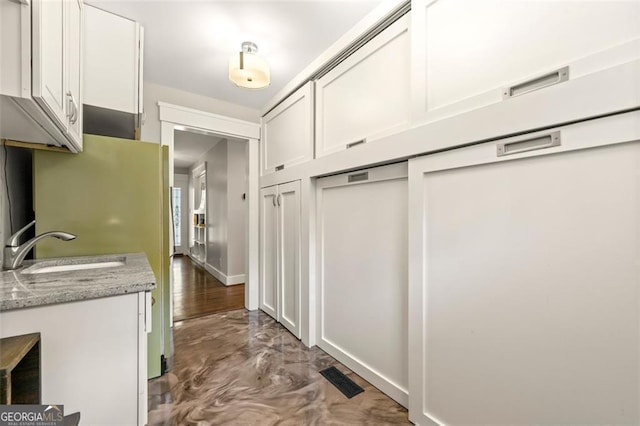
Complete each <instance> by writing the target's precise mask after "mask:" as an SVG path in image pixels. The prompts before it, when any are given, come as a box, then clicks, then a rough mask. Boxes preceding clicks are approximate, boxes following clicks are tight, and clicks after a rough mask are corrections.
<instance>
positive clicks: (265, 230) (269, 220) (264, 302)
mask: <svg viewBox="0 0 640 426" xmlns="http://www.w3.org/2000/svg"><path fill="white" fill-rule="evenodd" d="M277 196H278V189H277V187H275V186H272V187H270V188H265V189H262V190H261V191H260V309H262V310H263V311H265V312H266V313H268V314H269V315H271V316H272V317H273V318H275V319H277V318H278V276H277V244H278V240H277V238H278V229H277V225H278V222H277V214H278V210H277V205H276V198H277Z"/></svg>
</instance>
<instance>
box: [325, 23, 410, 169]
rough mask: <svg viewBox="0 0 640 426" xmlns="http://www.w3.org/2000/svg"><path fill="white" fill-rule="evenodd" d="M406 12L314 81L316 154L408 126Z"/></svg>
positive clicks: (408, 60)
mask: <svg viewBox="0 0 640 426" xmlns="http://www.w3.org/2000/svg"><path fill="white" fill-rule="evenodd" d="M408 25H409V16H408V15H405V16H403V17H402V18H400V19H399V20H398V21H396V22H395V23H394V24H392V25H391V26H390V27H389V28H387V29H385V30H384V31H383V32H382V33H380V34H378V35H377V36H376V37H375V38H374V39H372V40H371V41H370V42H368V43H367V44H365V45H364V46H363V47H362V48H360V49H359V50H358V51H356V52H355V53H354V54H352V55H351V56H350V57H348V58H347V59H346V60H344V61H343V62H342V63H340V64H339V65H338V66H337V67H335V68H334V69H333V70H331V71H330V72H329V73H328V74H326V75H325V76H323V77H321V78H320V79H319V80H318V81H317V82H316V112H315V116H316V141H315V142H316V150H315V151H316V157H321V156H323V155H327V154H331V153H333V152H337V151H341V150H344V149H347V148H349V147H352V146H356V145H357V144H359V143H362V142H363V141H366V142H370V141H371V140H374V139H377V138H380V137H383V136H387V135H389V134H392V133H394V132H397V131H400V130H402V129H404V128H406V127H408V125H409V110H410V107H409V105H410V93H409V91H410V86H409V85H410V57H409V53H410V52H409V50H410V45H409V29H408Z"/></svg>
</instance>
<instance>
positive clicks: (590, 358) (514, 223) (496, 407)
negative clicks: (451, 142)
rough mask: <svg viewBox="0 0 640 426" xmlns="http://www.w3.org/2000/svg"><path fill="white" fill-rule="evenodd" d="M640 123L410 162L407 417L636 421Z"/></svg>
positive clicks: (550, 134) (626, 119)
mask: <svg viewBox="0 0 640 426" xmlns="http://www.w3.org/2000/svg"><path fill="white" fill-rule="evenodd" d="M638 123H640V114H639V113H638V112H635V113H630V114H623V115H618V116H615V117H609V118H605V119H601V120H592V121H586V122H582V123H578V124H575V125H572V126H566V127H561V128H556V129H551V130H548V131H544V132H538V133H533V134H528V135H524V136H519V137H516V138H510V139H503V140H499V141H495V142H489V143H486V144H481V145H476V146H472V147H468V148H462V149H459V150H453V151H449V152H445V153H441V154H435V155H432V156H426V157H422V158H417V159H414V160H411V161H410V165H409V186H410V195H409V203H410V205H411V206H412V209H411V211H410V221H409V235H410V240H409V241H410V245H409V247H410V249H409V259H410V260H411V263H410V267H409V269H410V281H409V282H410V286H409V299H408V300H409V329H410V339H409V341H410V342H411V350H410V351H409V370H410V372H411V374H410V382H409V385H410V386H409V390H410V404H409V416H410V419H411V420H412V421H413V422H414V423H416V424H420V425H431V424H451V425H457V424H460V425H462V424H491V425H513V424H537V425H558V424H638V423H639V422H640V412H639V411H638V401H640V392H639V387H638V378H639V377H640V350H639V342H640V337H639V336H638V329H639V325H640V305H639V304H638V294H639V293H638V291H639V290H638V285H639V283H640V268H639V267H638V259H640V248H639V246H638V241H639V240H640V204H639V203H638V199H639V198H640V192H639V190H638V189H639V188H640V173H639V172H640V127H638Z"/></svg>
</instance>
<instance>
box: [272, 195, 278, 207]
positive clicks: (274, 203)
mask: <svg viewBox="0 0 640 426" xmlns="http://www.w3.org/2000/svg"><path fill="white" fill-rule="evenodd" d="M276 197H277V196H274V197H273V198H272V201H273V207H275V206H276Z"/></svg>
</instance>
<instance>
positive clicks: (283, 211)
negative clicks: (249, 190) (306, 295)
mask: <svg viewBox="0 0 640 426" xmlns="http://www.w3.org/2000/svg"><path fill="white" fill-rule="evenodd" d="M300 244H301V242H300V181H295V182H289V183H285V184H282V185H277V186H272V187H269V188H264V189H262V190H261V191H260V309H262V310H263V311H264V312H266V313H267V314H269V315H271V316H272V317H273V318H274V319H275V320H276V321H278V322H280V323H281V324H282V325H284V326H285V327H286V328H287V329H288V330H289V331H290V332H291V333H293V335H295V336H296V337H298V338H300V332H301V330H300V316H301V312H300V303H301V289H300V282H301V274H300V249H301V246H300Z"/></svg>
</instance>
